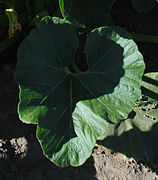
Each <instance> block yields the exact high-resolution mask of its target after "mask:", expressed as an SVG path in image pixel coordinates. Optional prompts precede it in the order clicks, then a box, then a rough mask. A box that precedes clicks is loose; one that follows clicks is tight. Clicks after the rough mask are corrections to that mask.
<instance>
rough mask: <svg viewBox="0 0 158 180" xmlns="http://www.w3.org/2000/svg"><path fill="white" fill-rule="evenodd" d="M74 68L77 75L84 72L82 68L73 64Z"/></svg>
mask: <svg viewBox="0 0 158 180" xmlns="http://www.w3.org/2000/svg"><path fill="white" fill-rule="evenodd" d="M72 67H73V69H74V70H75V72H76V73H81V72H82V71H81V70H80V68H79V67H78V66H77V65H76V64H75V63H74V62H73V63H72Z"/></svg>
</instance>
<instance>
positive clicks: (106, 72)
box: [15, 17, 144, 167]
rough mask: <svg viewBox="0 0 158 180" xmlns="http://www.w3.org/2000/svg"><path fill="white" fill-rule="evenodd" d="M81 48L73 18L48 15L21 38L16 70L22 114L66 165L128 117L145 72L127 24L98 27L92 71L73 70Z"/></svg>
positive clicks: (91, 48) (90, 52)
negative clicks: (126, 29) (75, 58)
mask: <svg viewBox="0 0 158 180" xmlns="http://www.w3.org/2000/svg"><path fill="white" fill-rule="evenodd" d="M77 47H78V40H77V35H76V34H75V31H74V29H73V27H72V25H71V24H70V23H69V22H67V21H66V20H61V19H59V18H50V17H46V18H44V19H43V20H42V21H41V22H40V23H39V25H38V26H37V28H36V29H35V30H33V31H32V32H31V33H30V35H29V36H28V37H27V38H26V39H25V40H24V41H23V42H22V44H21V46H20V48H19V51H18V63H17V69H16V73H15V79H16V81H17V83H18V84H19V85H20V102H19V107H18V113H19V117H20V119H21V120H22V121H24V122H26V123H34V124H38V125H37V138H38V140H39V142H40V144H41V146H42V148H43V151H44V154H45V155H46V156H47V157H48V158H49V159H50V160H51V161H52V162H54V163H55V164H56V165H59V166H61V167H65V166H68V165H72V166H79V165H81V164H83V163H84V162H85V160H86V159H87V158H88V157H89V156H90V155H91V152H92V149H93V147H94V145H95V143H96V140H97V139H99V138H103V137H105V133H106V130H107V126H108V125H109V123H116V122H118V121H119V120H120V119H122V118H127V116H128V113H129V112H130V111H131V110H132V108H133V107H134V104H135V101H136V99H138V98H139V96H140V86H141V77H142V74H143V71H144V62H143V57H142V55H141V54H140V53H139V51H138V49H137V46H136V44H135V43H134V41H133V40H132V39H131V37H130V36H129V34H128V33H127V32H126V31H125V30H123V29H122V28H119V27H111V28H105V27H102V28H98V29H95V30H93V31H92V32H91V33H90V34H89V36H88V39H87V42H86V46H85V54H86V56H87V63H88V71H86V72H81V73H76V74H74V73H72V72H70V69H69V66H70V65H71V64H72V62H73V61H74V57H75V52H76V50H77ZM138 69H139V71H138Z"/></svg>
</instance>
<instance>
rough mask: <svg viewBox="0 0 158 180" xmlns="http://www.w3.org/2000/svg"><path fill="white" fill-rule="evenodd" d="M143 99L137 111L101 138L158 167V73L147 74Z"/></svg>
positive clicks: (136, 108)
mask: <svg viewBox="0 0 158 180" xmlns="http://www.w3.org/2000/svg"><path fill="white" fill-rule="evenodd" d="M142 93H143V95H142V98H141V99H140V100H138V101H137V103H136V104H137V105H136V107H135V108H134V109H133V113H131V115H130V116H129V117H128V118H127V119H126V120H123V121H121V122H120V123H119V124H116V125H115V124H109V127H108V128H107V131H106V134H105V137H106V138H105V139H104V140H103V141H98V144H101V145H103V146H105V147H107V148H109V149H110V150H112V151H114V152H121V153H123V154H124V155H126V156H127V157H128V158H134V159H135V160H137V161H140V160H143V161H145V162H147V163H151V164H152V165H153V166H155V167H156V168H157V166H158V155H157V153H158V141H157V136H158V73H157V72H152V73H146V74H145V75H144V76H143V81H142Z"/></svg>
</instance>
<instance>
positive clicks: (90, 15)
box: [59, 0, 115, 28]
mask: <svg viewBox="0 0 158 180" xmlns="http://www.w3.org/2000/svg"><path fill="white" fill-rule="evenodd" d="M114 2H115V0H106V1H105V0H99V1H97V0H93V1H91V0H73V1H72V0H59V4H60V9H61V12H62V15H63V17H64V18H65V19H67V20H69V21H71V22H73V23H74V24H75V25H78V26H81V27H84V28H85V27H91V28H92V27H99V26H104V25H109V24H111V22H112V18H111V15H110V12H111V8H112V5H113V3H114Z"/></svg>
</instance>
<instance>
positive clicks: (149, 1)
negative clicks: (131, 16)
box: [131, 0, 156, 13]
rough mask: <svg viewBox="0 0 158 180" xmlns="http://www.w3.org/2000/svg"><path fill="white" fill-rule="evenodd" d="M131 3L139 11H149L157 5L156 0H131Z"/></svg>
mask: <svg viewBox="0 0 158 180" xmlns="http://www.w3.org/2000/svg"><path fill="white" fill-rule="evenodd" d="M131 3H132V5H133V7H134V9H135V10H136V11H137V12H138V13H146V12H149V11H151V10H152V9H154V8H155V6H156V1H155V0H139V1H138V0H131Z"/></svg>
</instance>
